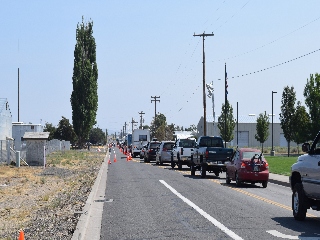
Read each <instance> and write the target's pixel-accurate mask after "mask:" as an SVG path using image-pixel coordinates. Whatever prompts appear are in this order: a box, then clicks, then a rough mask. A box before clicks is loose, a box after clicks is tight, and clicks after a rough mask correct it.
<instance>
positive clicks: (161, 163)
mask: <svg viewBox="0 0 320 240" xmlns="http://www.w3.org/2000/svg"><path fill="white" fill-rule="evenodd" d="M159 162H160V165H163V162H162V161H161V157H159Z"/></svg>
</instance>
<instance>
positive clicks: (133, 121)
mask: <svg viewBox="0 0 320 240" xmlns="http://www.w3.org/2000/svg"><path fill="white" fill-rule="evenodd" d="M134 123H138V122H136V121H135V120H134V119H133V118H132V120H131V126H132V127H131V129H132V133H133V124H134Z"/></svg>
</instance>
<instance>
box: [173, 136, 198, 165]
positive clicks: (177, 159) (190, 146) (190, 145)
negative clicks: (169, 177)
mask: <svg viewBox="0 0 320 240" xmlns="http://www.w3.org/2000/svg"><path fill="white" fill-rule="evenodd" d="M195 147H196V141H195V138H181V139H177V141H176V142H175V144H174V146H173V148H172V154H171V168H174V167H175V166H176V165H177V166H178V169H179V170H181V169H182V165H187V166H188V167H190V166H191V155H192V153H193V150H194V148H195Z"/></svg>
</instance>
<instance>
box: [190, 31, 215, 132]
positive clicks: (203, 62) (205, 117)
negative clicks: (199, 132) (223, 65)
mask: <svg viewBox="0 0 320 240" xmlns="http://www.w3.org/2000/svg"><path fill="white" fill-rule="evenodd" d="M193 36H194V37H196V36H198V37H202V42H203V43H202V53H203V61H202V64H203V83H202V85H203V87H202V90H203V135H204V136H206V135H207V116H206V115H207V112H206V108H207V105H206V93H205V87H206V67H205V54H204V37H209V36H214V34H213V33H209V34H206V33H202V34H193Z"/></svg>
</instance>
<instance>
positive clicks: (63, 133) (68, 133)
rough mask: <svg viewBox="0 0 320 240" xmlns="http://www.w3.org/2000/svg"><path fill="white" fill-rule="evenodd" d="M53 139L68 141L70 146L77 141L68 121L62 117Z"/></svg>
mask: <svg viewBox="0 0 320 240" xmlns="http://www.w3.org/2000/svg"><path fill="white" fill-rule="evenodd" d="M54 138H55V139H59V140H65V141H70V142H71V143H72V144H73V143H75V142H76V141H77V135H76V133H75V132H74V130H73V127H72V125H71V124H70V122H69V119H67V118H65V117H63V116H62V119H61V120H60V121H59V124H58V127H57V129H56V131H55V133H54Z"/></svg>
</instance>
